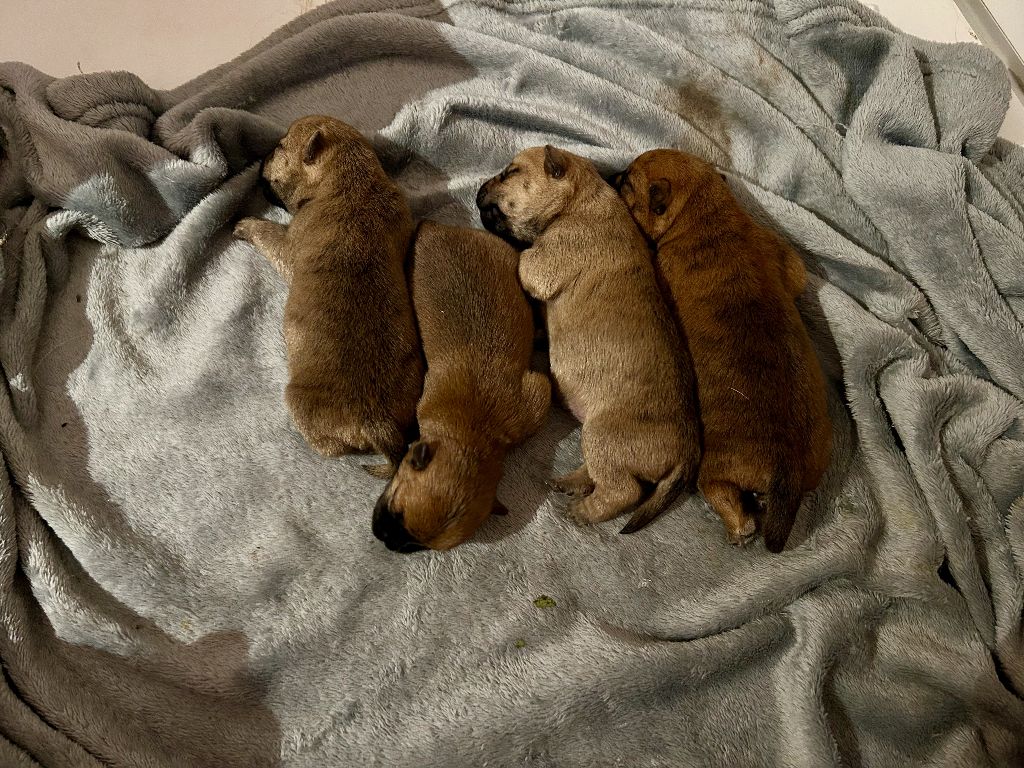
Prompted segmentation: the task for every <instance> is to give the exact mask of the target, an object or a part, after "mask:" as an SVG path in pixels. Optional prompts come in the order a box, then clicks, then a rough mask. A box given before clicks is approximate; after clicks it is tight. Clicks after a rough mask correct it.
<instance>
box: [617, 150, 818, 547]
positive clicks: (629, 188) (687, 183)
mask: <svg viewBox="0 0 1024 768" xmlns="http://www.w3.org/2000/svg"><path fill="white" fill-rule="evenodd" d="M613 184H614V185H616V186H617V187H618V190H619V193H620V195H621V196H622V199H623V200H624V201H625V203H626V204H627V205H628V206H629V209H630V212H631V213H632V214H633V218H634V219H635V220H636V222H637V224H638V225H639V226H640V229H641V230H642V231H643V232H644V234H646V235H647V237H648V238H650V240H651V241H652V242H653V243H654V245H655V246H656V248H657V257H656V267H657V270H658V273H659V276H660V278H661V280H662V284H663V286H664V287H665V289H666V293H667V295H668V296H669V298H670V304H671V307H672V309H673V311H674V312H675V315H676V318H677V320H678V322H679V323H680V325H681V326H682V330H683V333H684V334H685V336H686V338H687V340H688V342H689V346H690V353H691V355H692V357H693V363H694V367H695V369H696V372H697V390H698V393H699V400H700V410H701V419H702V421H703V426H704V457H703V460H702V463H701V467H700V474H699V487H700V490H701V492H702V493H703V494H704V497H705V498H706V499H707V501H708V502H709V503H710V504H711V506H712V507H713V508H714V510H715V511H716V512H717V513H718V514H719V515H720V516H721V518H722V521H723V522H724V523H725V527H726V530H727V532H728V536H729V540H730V541H732V542H733V543H736V544H742V543H745V542H746V541H747V540H748V539H749V538H750V537H751V536H752V535H753V534H754V532H755V530H756V523H755V519H754V517H753V516H752V514H751V511H752V509H753V508H754V507H755V506H760V505H761V504H763V506H764V518H763V523H762V527H763V534H764V539H765V545H766V547H767V548H768V550H769V551H771V552H780V551H782V548H783V546H784V545H785V543H786V539H787V538H788V537H789V533H790V530H791V529H792V527H793V520H794V519H795V517H796V513H797V509H798V508H799V506H800V500H801V497H802V495H803V494H804V493H806V492H807V491H810V490H812V489H814V488H815V487H816V486H817V485H818V482H819V481H820V479H821V476H822V474H823V473H824V472H825V469H826V467H827V466H828V463H829V458H830V454H831V451H832V426H831V424H830V423H829V418H828V410H827V406H826V402H825V384H824V380H823V378H822V373H821V367H820V364H819V362H818V359H817V357H816V356H815V353H814V349H813V347H812V346H811V341H810V338H809V337H808V335H807V330H806V329H805V328H804V325H803V322H802V321H801V319H800V315H799V313H798V312H797V309H796V304H795V303H794V299H795V298H796V297H797V296H798V295H799V294H800V292H801V291H802V290H803V287H804V280H805V273H804V265H803V262H801V260H800V257H799V256H798V255H797V254H796V252H795V251H793V249H792V248H791V247H789V246H788V245H787V244H785V243H784V242H783V241H782V239H781V238H780V237H778V236H777V235H776V234H775V233H773V232H771V231H770V230H767V229H765V228H764V227H761V226H759V225H758V224H757V223H756V222H755V221H754V220H753V219H752V218H751V217H750V216H749V215H748V214H747V213H746V212H745V211H744V210H743V209H742V208H741V207H740V205H739V204H738V203H737V202H736V199H735V198H734V197H733V196H732V193H731V192H730V190H729V186H728V184H726V182H725V180H724V179H723V178H722V177H721V176H720V175H719V174H718V172H717V171H716V170H715V169H714V168H713V167H712V166H711V165H709V164H708V163H706V162H704V161H703V160H700V159H698V158H696V157H693V156H691V155H686V154H683V153H681V152H676V151H672V150H654V151H653V152H648V153H646V154H643V155H641V156H640V157H638V158H637V159H636V160H635V161H634V162H633V164H632V165H630V166H629V168H628V169H627V170H626V171H625V172H624V173H623V174H621V175H620V176H619V177H617V178H616V179H615V180H613Z"/></svg>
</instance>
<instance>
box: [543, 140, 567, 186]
mask: <svg viewBox="0 0 1024 768" xmlns="http://www.w3.org/2000/svg"><path fill="white" fill-rule="evenodd" d="M566 164H567V163H566V158H565V155H564V154H563V153H562V150H560V149H555V148H554V147H552V146H551V145H550V144H545V145H544V173H546V174H547V175H548V176H550V177H551V178H552V179H560V178H562V177H563V176H565V166H566Z"/></svg>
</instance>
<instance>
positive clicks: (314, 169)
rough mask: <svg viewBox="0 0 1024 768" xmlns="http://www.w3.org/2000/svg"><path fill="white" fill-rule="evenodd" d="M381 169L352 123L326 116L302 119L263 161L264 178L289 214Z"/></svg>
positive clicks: (261, 173)
mask: <svg viewBox="0 0 1024 768" xmlns="http://www.w3.org/2000/svg"><path fill="white" fill-rule="evenodd" d="M374 164H378V165H379V163H378V161H377V157H376V155H375V154H374V152H373V148H372V147H371V146H370V144H369V142H367V141H366V139H365V138H363V136H362V134H360V133H359V131H357V130H356V129H355V128H353V127H352V126H351V125H349V124H348V123H343V122H342V121H341V120H336V119H335V118H333V117H327V116H324V115H309V116H307V117H300V118H299V119H298V120H296V121H295V122H294V123H292V124H291V126H289V128H288V133H286V134H285V136H284V138H283V139H281V141H280V142H279V143H278V145H277V146H276V147H275V148H274V150H273V151H272V152H271V153H270V154H269V155H267V157H266V158H265V159H264V160H263V165H262V168H261V169H260V176H261V179H262V181H263V182H264V183H265V184H266V185H267V186H269V188H270V191H271V193H272V194H271V195H268V196H269V197H271V198H273V197H276V198H277V202H280V203H281V204H283V205H284V207H285V208H287V209H288V210H289V211H290V212H291V213H295V212H296V211H297V210H298V209H299V208H301V207H302V206H303V205H304V204H305V203H307V202H309V201H310V200H312V199H314V198H316V197H319V196H326V195H333V194H337V192H338V190H339V189H340V188H342V186H343V184H344V180H345V178H346V177H351V174H356V173H366V171H367V169H368V168H371V167H372V166H373V165H374Z"/></svg>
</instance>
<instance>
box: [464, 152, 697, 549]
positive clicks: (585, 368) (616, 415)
mask: <svg viewBox="0 0 1024 768" xmlns="http://www.w3.org/2000/svg"><path fill="white" fill-rule="evenodd" d="M477 205H478V206H479V208H480V218H481V220H482V221H483V222H484V225H485V226H486V227H487V228H488V229H490V230H492V231H493V232H496V233H498V234H500V235H503V236H505V237H508V238H511V239H514V240H516V241H519V242H522V243H527V244H530V245H531V247H530V248H528V249H527V250H525V251H523V253H522V254H521V255H520V260H519V278H520V280H521V281H522V284H523V288H525V289H526V291H527V292H528V293H530V294H531V295H532V296H534V297H535V298H537V299H541V300H543V301H544V302H545V305H546V312H547V331H548V347H549V358H550V365H551V375H552V378H553V380H554V384H555V386H556V387H557V389H558V391H559V394H560V396H561V399H562V400H563V401H564V402H565V403H566V405H567V406H568V408H569V409H570V410H571V411H572V413H573V414H574V415H575V416H576V418H578V419H579V420H580V421H581V422H582V424H583V430H582V440H581V443H582V449H583V464H582V465H581V466H580V467H579V468H578V469H577V470H575V471H574V472H571V473H569V474H568V475H565V476H564V477H560V478H557V479H555V480H554V481H553V485H554V487H555V488H556V489H558V490H560V491H563V492H565V493H568V494H570V495H572V496H574V497H575V498H574V499H573V500H572V501H571V502H570V507H569V508H570V512H571V514H572V515H573V516H574V517H575V518H576V519H577V520H578V521H580V522H599V521H602V520H609V519H611V518H613V517H616V516H617V515H619V514H621V513H623V512H626V511H633V516H632V518H631V519H630V521H629V522H628V523H627V524H626V526H625V527H624V528H623V529H622V531H623V533H631V532H633V531H635V530H638V529H639V528H641V527H643V526H644V525H646V524H647V523H648V522H650V521H651V520H652V519H654V517H655V516H656V515H658V514H659V513H660V512H662V511H663V510H664V509H665V508H666V507H667V506H668V505H669V504H670V503H671V502H672V500H673V499H674V498H675V497H676V495H677V494H678V493H679V492H680V490H682V488H683V487H685V486H686V485H688V484H692V482H693V480H694V479H695V477H696V473H697V465H698V461H699V457H700V435H699V423H698V420H697V412H696V406H695V402H696V399H695V394H694V379H693V373H692V370H691V367H690V364H689V361H688V359H687V356H686V351H685V347H684V346H683V345H682V343H681V341H680V339H679V336H678V333H677V331H676V329H675V326H674V323H673V322H672V317H671V315H670V314H669V312H668V310H667V308H666V306H665V304H664V301H663V299H662V297H661V295H660V294H659V291H658V286H657V283H656V280H655V274H654V268H653V266H652V264H651V258H650V254H649V252H648V248H647V244H646V242H644V239H643V237H642V235H641V234H640V232H639V231H638V230H637V228H636V225H635V224H634V223H633V221H632V219H631V218H630V216H629V212H628V211H627V210H626V207H625V205H623V203H622V201H621V200H620V199H619V198H618V196H617V195H616V194H615V191H614V190H613V189H612V188H611V187H609V186H608V185H607V184H606V183H605V182H604V180H603V179H601V177H600V176H599V175H598V173H597V170H596V169H595V168H594V166H593V165H592V164H591V163H590V162H589V161H587V160H584V159H583V158H581V157H577V156H576V155H573V154H570V153H569V152H565V151H562V150H558V149H555V148H554V147H551V146H546V147H534V148H532V149H527V150H525V151H523V152H521V153H519V154H518V155H516V157H515V158H513V160H512V162H511V163H510V164H509V165H508V167H507V168H505V170H503V171H502V172H501V173H500V174H499V175H497V176H495V177H494V178H492V179H490V180H489V181H487V182H486V183H484V185H483V186H482V187H481V188H480V192H479V194H478V195H477ZM645 486H646V487H645ZM652 486H653V487H652ZM648 492H649V493H648ZM645 493H647V494H648V495H647V498H646V499H644V496H645Z"/></svg>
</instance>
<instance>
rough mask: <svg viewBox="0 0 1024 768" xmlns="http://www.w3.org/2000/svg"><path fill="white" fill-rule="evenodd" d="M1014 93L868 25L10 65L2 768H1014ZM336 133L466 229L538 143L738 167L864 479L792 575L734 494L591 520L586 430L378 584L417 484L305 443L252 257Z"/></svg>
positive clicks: (838, 492)
mask: <svg viewBox="0 0 1024 768" xmlns="http://www.w3.org/2000/svg"><path fill="white" fill-rule="evenodd" d="M196 23H197V24H202V23H203V20H202V19H196ZM183 55H187V53H186V52H183ZM1008 93H1009V91H1008V84H1007V78H1006V74H1005V71H1004V69H1003V68H1002V66H1001V65H1000V64H999V62H998V60H997V59H996V58H995V57H994V56H993V55H992V54H990V53H989V52H987V51H985V50H984V49H982V48H980V47H978V46H969V45H940V44H935V43H929V42H924V41H921V40H918V39H915V38H912V37H908V36H906V35H904V34H902V33H900V32H898V31H896V30H894V29H893V28H891V27H890V26H889V25H888V24H887V23H886V22H885V21H884V20H882V19H881V18H880V17H879V16H877V15H876V14H874V13H873V12H871V11H869V10H867V9H866V8H865V7H863V6H861V5H859V4H857V3H855V2H852V1H850V0H776V1H775V2H769V1H768V0H745V1H742V2H741V1H740V0H679V1H676V2H671V1H670V0H588V1H587V2H579V1H574V0H529V1H527V2H516V3H501V2H496V1H495V2H488V1H487V0H461V1H458V2H445V3H437V2H423V3H418V2H407V3H403V2H401V0H346V1H344V2H337V3H333V4H330V5H327V6H324V7H321V8H319V9H317V10H316V11H314V12H312V13H309V14H307V15H305V16H302V17H301V18H299V19H297V20H296V21H295V22H293V23H292V24H290V25H288V26H286V27H284V28H283V29H281V30H280V31H278V32H277V33H275V34H274V35H272V36H271V37H269V38H268V39H267V40H266V41H264V42H263V43H261V44H260V45H258V46H256V47H255V48H254V49H252V50H251V51H249V52H247V53H245V54H243V55H242V56H240V57H239V58H237V59H235V60H234V61H232V62H230V63H227V64H225V65H224V66H222V67H220V68H218V69H215V70H213V71H212V72H209V73H207V74H205V75H203V76H201V77H199V78H197V79H196V80H193V81H192V82H189V83H186V84H185V85H182V86H181V87H180V88H177V89H175V90H172V91H155V90H153V89H151V88H149V87H147V86H146V84H145V83H143V82H142V81H140V80H139V79H138V78H137V77H135V76H133V75H131V74H128V73H123V72H121V73H96V74H85V75H79V76H75V77H69V78H65V79H53V78H51V77H48V76H46V75H44V74H42V73H40V72H38V71H36V70H34V69H32V68H30V67H28V66H25V65H23V64H17V63H8V64H3V65H0V210H2V214H0V241H2V242H3V244H2V246H0V248H2V261H0V267H2V271H0V366H2V369H3V377H4V381H5V382H6V383H5V386H4V387H3V388H2V389H0V454H2V461H3V468H4V471H3V472H2V473H0V657H2V662H3V672H4V674H3V676H2V677H0V765H4V766H12V768H13V767H15V766H17V767H18V768H25V767H26V766H48V767H49V766H101V765H102V766H132V767H133V768H134V767H135V766H144V767H146V768H150V767H152V768H157V767H160V768H162V767H164V766H168V767H174V768H178V767H182V766H217V767H225V768H232V767H235V766H238V767H239V768H241V767H243V766H244V767H246V768H250V767H254V766H271V765H282V766H295V767H297V766H346V767H347V766H410V767H411V766H416V767H417V768H419V767H429V766H437V767H438V768H457V767H461V766H491V767H495V766H551V767H558V768H561V767H569V768H575V767H576V766H579V767H581V768H582V767H584V766H585V767H587V768H590V767H591V766H624V767H626V768H634V767H640V766H666V767H671V768H677V767H680V766H729V768H738V767H740V766H774V765H779V766H806V767H807V768H820V767H821V766H839V765H844V766H901V767H902V766H908V765H914V766H917V765H921V766H923V765H929V766H938V765H941V766H965V767H966V766H969V767H971V768H976V767H978V766H988V765H992V766H1008V765H1015V764H1024V700H1022V698H1021V694H1022V692H1024V638H1022V630H1021V620H1022V602H1024V581H1022V577H1021V570H1022V567H1024V324H1022V322H1024V151H1022V149H1021V148H1020V147H1018V146H1015V145H1011V144H1009V143H1007V142H1005V141H1002V140H999V139H997V138H996V134H997V131H998V129H999V126H1000V124H1001V121H1002V118H1003V115H1004V113H1005V110H1006V106H1007V100H1008ZM310 112H318V113H327V114H331V115H335V116H337V117H340V118H342V119H344V120H346V121H348V122H351V123H353V124H355V125H356V126H358V127H359V128H360V129H362V130H364V131H365V132H366V133H367V134H368V135H369V136H371V137H372V139H373V141H374V143H375V146H377V147H378V148H379V150H380V153H381V156H382V158H383V159H384V162H385V165H386V167H387V169H388V170H389V172H390V173H391V174H392V175H393V176H394V178H395V179H396V180H397V181H398V183H399V184H400V185H401V186H402V188H403V189H404V190H405V191H406V192H407V194H408V196H409V199H410V202H411V205H412V207H413V210H414V213H415V214H416V215H417V216H419V217H429V218H434V219H437V220H441V221H447V222H450V223H461V224H466V225H470V226H479V222H478V221H477V219H476V217H475V211H474V208H473V197H474V194H475V192H476V189H477V187H478V185H479V184H480V182H481V181H482V180H483V179H484V178H486V177H487V176H489V175H491V174H493V173H495V172H496V171H497V170H498V169H500V168H501V167H502V166H504V165H505V163H506V162H507V161H508V159H509V158H510V157H511V156H512V154H513V153H514V152H515V151H517V150H518V149H521V148H523V147H526V146H531V145H535V144H540V143H545V142H551V143H554V144H558V145H560V146H564V147H566V148H567V149H570V150H572V151H574V152H577V153H579V154H582V155H585V156H587V157H590V158H592V159H593V160H594V161H595V162H596V163H597V164H598V165H599V166H600V167H601V168H602V169H612V168H621V167H623V166H625V164H626V163H627V162H628V161H629V160H630V159H631V158H632V157H634V156H635V155H637V154H639V153H640V152H642V151H644V150H647V149H650V148H652V147H656V146H675V147H679V148H682V149H684V150H687V151H689V152H693V153H695V154H697V155H700V156H702V157H704V158H706V159H708V160H711V161H712V162H714V163H715V164H716V165H718V166H719V168H721V170H722V171H723V173H724V174H725V175H726V176H727V178H728V179H729V182H730V184H731V186H732V187H733V189H734V190H735V192H736V193H737V195H738V196H739V197H740V198H741V200H742V201H743V202H744V204H745V205H746V206H747V207H748V208H749V209H750V210H752V211H754V212H755V214H756V215H757V216H758V217H759V218H761V219H762V220H764V221H767V222H770V223H771V224H772V225H773V226H775V227H777V228H778V229H779V230H780V231H781V232H783V233H784V234H785V235H786V236H787V237H788V238H789V239H790V240H791V241H792V242H793V243H794V244H795V245H796V246H797V248H798V249H799V251H800V253H801V255H802V256H803V257H804V258H805V260H806V261H807V264H808V267H809V270H810V271H811V272H812V274H813V276H812V278H811V280H810V283H809V286H808V289H807V291H806V293H805V295H804V296H803V297H802V299H801V310H802V312H803V314H804V317H805V319H806V322H807V324H808V326H809V328H810V330H811V333H812V336H813V338H814V341H815V344H816V348H817V351H818V353H819V356H820V358H821V361H822V365H823V368H824V370H825V372H826V376H827V379H828V384H829V397H830V411H831V417H832V419H833V422H834V424H835V440H834V442H835V457H834V461H833V464H832V467H831V469H830V470H829V472H828V474H827V476H826V478H825V480H824V482H823V484H822V486H821V487H820V488H819V490H818V491H817V492H815V493H814V494H813V495H811V496H810V497H809V498H808V499H807V501H806V503H805V505H804V507H803V509H802V511H801V514H800V516H799V519H798V521H797V525H796V528H795V530H794V533H793V536H792V537H791V539H790V544H789V547H788V548H787V550H786V551H785V552H784V553H783V554H782V555H779V556H772V555H769V554H768V553H766V552H765V551H764V548H763V546H761V545H754V546H752V547H750V548H747V549H746V550H739V549H734V548H732V547H730V546H729V545H728V544H726V542H725V539H724V534H723V531H722V527H721V524H720V522H719V521H718V520H717V519H716V518H715V517H714V515H712V514H711V513H710V512H709V511H708V509H707V508H706V507H705V505H704V504H703V502H702V501H701V500H700V499H699V498H688V499H685V500H681V501H680V502H679V503H678V504H677V505H676V507H675V508H674V509H673V510H672V511H670V512H669V513H668V514H666V515H665V516H663V517H662V518H660V519H659V520H658V521H657V522H656V523H655V524H653V525H652V526H650V527H649V528H647V529H645V530H644V531H642V532H641V533H639V534H636V535H634V536H620V535H618V533H617V530H618V527H619V526H620V525H621V521H620V522H619V523H615V522H612V523H608V524H604V525H601V526H597V527H592V528H579V527H576V526H575V525H573V524H572V523H570V522H569V521H568V520H567V519H566V517H565V515H564V509H563V506H562V502H561V501H560V500H559V499H557V498H555V497H554V496H553V495H552V494H550V493H549V492H548V491H547V489H546V487H545V485H544V481H545V480H546V479H547V478H548V477H549V476H550V475H552V474H553V473H555V472H560V471H564V470H566V469H569V468H571V467H572V466H574V464H575V462H576V461H578V459H579V443H578V437H579V435H578V425H577V424H576V423H575V422H574V421H573V420H572V419H571V418H570V417H569V416H568V415H566V414H564V413H562V412H560V411H557V410H555V411H552V414H551V416H550V418H549V421H548V423H547V425H546V426H545V427H544V429H543V430H542V431H541V432H540V433H539V434H538V435H537V436H536V437H535V438H533V439H532V440H531V441H529V442H528V443H526V444H525V445H523V446H522V447H521V448H519V449H517V451H516V452H515V453H514V454H513V455H512V456H511V458H510V460H509V461H508V464H507V470H506V476H505V478H504V480H503V483H502V486H501V489H500V491H499V497H500V498H501V500H502V501H503V502H504V503H505V504H506V506H507V507H508V508H509V510H510V514H509V515H508V516H506V517H496V518H493V519H491V520H490V521H488V523H487V524H486V525H485V526H484V527H483V528H482V529H481V531H480V533H479V534H478V536H477V537H475V538H474V539H473V540H472V541H471V542H469V543H467V544H465V545H463V546H461V547H459V548H457V549H456V550H453V551H451V552H448V553H431V552H425V553H419V554H415V555H407V556H401V555H396V554H392V553H390V552H387V551H386V550H385V549H384V548H383V546H381V544H380V542H378V541H376V540H375V539H374V538H373V537H372V535H371V532H370V512H371V509H372V505H373V502H374V501H375V500H376V498H377V496H378V494H379V493H380V491H381V490H382V483H381V482H380V481H377V480H374V479H373V478H371V477H369V476H368V475H366V474H365V473H364V472H362V471H361V470H360V469H359V468H358V463H359V459H358V458H357V457H352V458H343V459H335V460H328V459H324V458H320V457H318V456H316V455H315V454H314V453H313V452H312V451H311V450H310V449H309V448H308V447H307V446H306V445H305V444H304V443H303V442H302V440H301V438H300V437H299V435H298V433H297V432H296V431H295V430H294V429H293V428H292V426H291V425H290V423H289V419H288V414H287V412H286V409H285V406H284V403H283V399H282V394H283V389H284V386H285V383H286V368H285V356H284V344H283V339H282V336H281V315H282V306H283V300H284V295H285V287H284V285H283V284H282V283H281V282H280V280H279V279H278V278H277V276H276V275H275V273H274V271H273V269H272V267H271V266H270V265H269V264H268V263H267V262H266V261H265V260H264V259H263V258H262V257H261V256H260V255H259V254H258V253H256V252H255V251H254V250H253V249H252V248H251V247H249V246H248V245H246V244H243V243H240V242H237V241H233V240H232V239H231V237H230V231H231V224H232V222H233V221H235V220H236V219H237V218H238V217H240V216H242V215H262V216H268V217H271V218H277V219H281V220H283V217H284V216H285V214H284V213H283V212H282V211H280V210H278V209H273V208H271V206H269V205H268V204H267V202H266V201H265V200H264V199H263V197H262V196H261V195H260V193H259V191H258V189H257V187H256V174H257V163H258V160H259V158H260V157H261V156H262V155H263V154H264V153H265V152H266V151H267V150H268V149H269V148H270V147H272V146H273V145H274V143H275V142H276V141H277V139H278V137H279V136H280V135H281V134H282V133H283V131H284V128H285V127H286V126H287V124H288V123H289V122H290V121H291V120H292V119H293V118H295V117H298V116H300V115H303V114H306V113H310ZM366 308H367V311H372V309H373V297H372V296H367V297H366ZM770 407H771V404H770V403H766V404H757V406H754V405H752V406H751V418H759V417H760V416H759V409H770ZM542 596H544V597H547V598H549V599H547V600H544V599H538V598H541V597H542Z"/></svg>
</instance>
